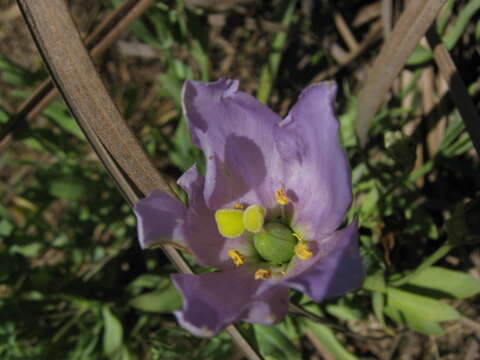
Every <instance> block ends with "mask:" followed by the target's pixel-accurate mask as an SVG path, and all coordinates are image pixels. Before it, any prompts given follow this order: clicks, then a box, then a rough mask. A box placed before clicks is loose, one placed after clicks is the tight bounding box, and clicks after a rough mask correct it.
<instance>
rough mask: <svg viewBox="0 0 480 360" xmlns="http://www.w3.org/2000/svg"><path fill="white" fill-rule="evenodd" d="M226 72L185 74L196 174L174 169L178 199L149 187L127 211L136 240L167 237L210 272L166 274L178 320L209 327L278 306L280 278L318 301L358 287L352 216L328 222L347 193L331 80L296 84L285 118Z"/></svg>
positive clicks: (271, 318) (197, 330)
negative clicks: (208, 77) (201, 165)
mask: <svg viewBox="0 0 480 360" xmlns="http://www.w3.org/2000/svg"><path fill="white" fill-rule="evenodd" d="M237 87H238V81H236V80H224V79H222V80H219V81H217V82H214V83H200V82H195V81H187V82H186V83H185V85H184V87H183V108H184V112H185V114H186V116H187V118H188V122H189V127H190V132H191V134H192V141H193V143H194V145H195V146H198V147H199V148H200V149H202V150H203V151H204V153H205V157H206V160H207V167H206V175H205V176H203V175H201V174H200V173H199V172H198V170H197V168H196V167H195V166H193V167H192V168H190V169H189V170H188V171H187V172H186V173H185V174H183V176H182V177H181V178H180V179H179V181H178V184H179V185H180V186H181V187H182V188H183V189H184V190H185V191H186V192H187V194H188V200H189V205H188V207H185V206H184V205H183V204H182V203H181V202H180V201H179V200H177V199H175V198H173V197H171V196H170V195H168V194H167V193H164V192H161V191H154V192H152V193H151V194H149V195H148V196H147V197H146V198H145V199H143V200H141V201H140V202H139V203H138V204H137V206H136V208H135V213H136V215H137V219H138V233H139V237H140V243H141V245H142V247H148V246H150V245H152V244H160V243H162V242H163V243H165V242H175V243H177V244H179V245H181V246H184V247H187V248H189V249H190V250H191V251H192V253H193V254H194V255H195V257H196V260H197V261H198V263H199V264H200V265H203V266H209V267H214V268H217V269H218V271H215V272H209V273H205V274H202V275H191V274H174V275H172V279H173V282H174V284H175V285H176V287H177V288H178V289H179V290H180V292H181V293H182V295H183V299H184V304H183V310H181V311H178V312H176V313H175V315H176V316H177V319H178V321H179V322H180V324H181V325H182V326H183V327H184V328H186V329H188V330H189V331H191V332H192V333H194V334H195V335H198V336H211V335H213V334H215V333H217V332H218V331H219V330H221V329H222V328H223V327H225V326H226V325H228V324H230V323H232V322H235V321H240V320H242V321H247V322H253V323H258V324H264V325H270V324H273V323H275V322H278V321H280V320H281V319H282V318H283V317H284V316H285V315H286V314H287V310H288V303H289V297H288V288H293V289H296V290H299V291H302V292H305V293H306V294H308V295H309V296H310V297H311V298H312V299H313V300H315V301H317V302H318V301H321V300H323V299H325V298H328V297H333V296H338V295H340V294H343V293H345V292H347V291H349V290H353V289H355V288H358V287H359V286H360V284H361V282H362V279H363V268H362V263H361V258H360V254H359V251H358V244H357V224H356V223H352V224H351V225H349V226H347V227H345V228H343V229H341V230H338V231H337V228H338V227H339V226H340V224H341V223H342V221H343V219H344V217H345V213H346V211H347V209H348V207H349V206H350V203H351V200H352V193H351V184H350V172H349V166H348V162H347V157H346V155H345V153H344V151H343V149H342V148H341V146H340V144H339V142H338V122H337V120H336V118H335V115H334V112H333V102H334V99H335V94H336V85H335V84H334V83H331V82H325V83H321V84H319V85H313V86H310V87H308V88H307V89H305V90H304V91H303V93H302V94H301V96H300V99H299V100H298V102H297V104H296V105H295V106H294V107H293V108H292V110H291V111H290V113H289V114H288V116H287V117H286V118H285V119H281V118H280V117H279V116H278V115H276V114H275V113H273V112H272V111H271V110H270V109H269V108H268V107H266V106H265V105H263V104H261V103H259V102H258V101H257V100H256V99H255V98H253V97H252V96H250V95H248V94H246V93H243V92H239V91H237Z"/></svg>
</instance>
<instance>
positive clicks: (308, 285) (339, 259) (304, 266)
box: [284, 222, 364, 302]
mask: <svg viewBox="0 0 480 360" xmlns="http://www.w3.org/2000/svg"><path fill="white" fill-rule="evenodd" d="M357 237H358V234H357V223H356V222H354V223H352V224H350V225H349V226H347V227H346V228H344V229H342V230H339V231H336V232H334V233H333V234H332V235H330V236H329V237H327V238H326V239H324V240H322V241H320V242H319V243H318V244H317V247H316V248H315V249H314V253H315V255H314V256H313V257H312V258H310V259H308V260H300V259H296V260H295V263H294V264H293V266H292V267H291V268H290V269H289V270H288V271H287V276H286V278H285V280H284V284H286V285H288V286H290V287H291V288H294V289H296V290H299V291H302V292H305V293H306V294H308V295H309V296H310V297H311V298H312V299H313V300H315V301H317V302H319V301H321V300H323V299H325V298H329V297H334V296H338V295H341V294H344V293H345V292H347V291H351V290H354V289H357V288H359V287H360V286H361V284H362V281H363V278H364V270H363V266H362V258H361V256H360V252H359V250H358V242H357Z"/></svg>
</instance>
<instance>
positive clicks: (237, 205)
mask: <svg viewBox="0 0 480 360" xmlns="http://www.w3.org/2000/svg"><path fill="white" fill-rule="evenodd" d="M233 208H234V209H237V210H244V209H245V206H243V205H242V204H240V203H236V204H234V205H233Z"/></svg>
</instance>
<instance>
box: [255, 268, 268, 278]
mask: <svg viewBox="0 0 480 360" xmlns="http://www.w3.org/2000/svg"><path fill="white" fill-rule="evenodd" d="M271 277H272V272H271V271H270V270H266V269H258V270H257V271H256V272H255V280H264V279H270V278H271Z"/></svg>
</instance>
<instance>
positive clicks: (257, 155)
mask: <svg viewBox="0 0 480 360" xmlns="http://www.w3.org/2000/svg"><path fill="white" fill-rule="evenodd" d="M237 88H238V81H234V80H224V79H222V80H219V81H217V82H214V83H207V84H205V83H200V82H195V81H186V82H185V85H184V87H183V105H184V112H185V114H186V116H187V118H188V121H189V127H190V132H191V133H192V140H193V143H194V144H195V145H196V146H198V147H200V148H201V149H202V150H203V151H204V153H205V156H206V159H207V171H206V180H205V189H204V195H205V201H206V203H207V205H208V206H209V207H210V208H216V209H218V208H221V207H224V206H228V205H230V204H233V203H235V202H236V201H237V200H239V199H242V200H245V201H246V202H249V203H250V204H254V203H255V204H262V205H263V206H265V207H269V206H273V205H274V198H273V192H274V190H275V186H278V185H277V183H278V179H277V178H276V177H279V176H280V175H281V172H280V171H279V170H278V168H279V166H280V159H279V154H278V152H277V151H276V148H275V142H274V137H273V129H274V127H276V126H278V123H279V122H280V121H281V119H280V117H279V116H278V115H276V114H275V113H273V112H272V111H271V110H270V109H269V108H268V107H266V106H265V105H263V104H261V103H260V102H258V101H257V100H256V99H255V98H254V97H252V96H250V95H248V94H246V93H243V92H238V91H237Z"/></svg>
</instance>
